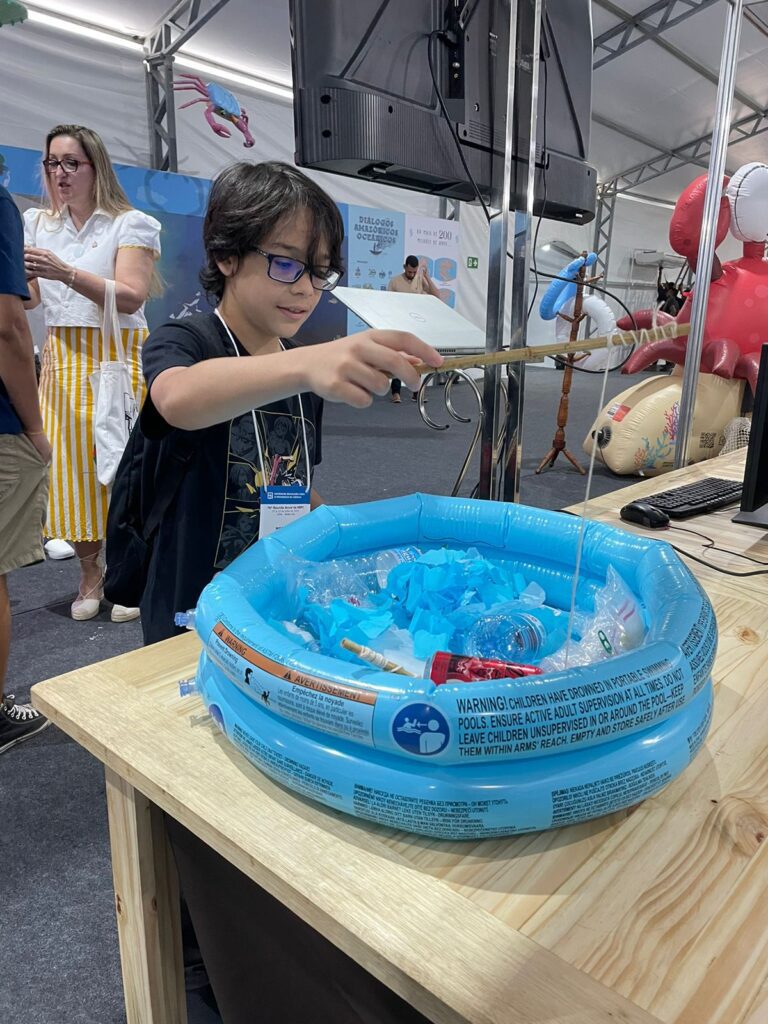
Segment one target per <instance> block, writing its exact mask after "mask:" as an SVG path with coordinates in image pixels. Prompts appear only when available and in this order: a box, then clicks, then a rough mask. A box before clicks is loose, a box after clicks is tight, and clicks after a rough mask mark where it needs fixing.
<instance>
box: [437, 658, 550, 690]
mask: <svg viewBox="0 0 768 1024" xmlns="http://www.w3.org/2000/svg"><path fill="white" fill-rule="evenodd" d="M425 669H426V674H428V675H429V678H430V679H431V680H432V682H433V683H435V684H436V685H437V686H440V685H441V684H442V683H472V682H476V681H477V680H481V679H510V678H511V679H517V678H519V677H520V676H540V675H541V669H540V668H538V666H536V665H518V664H516V663H515V662H512V661H497V660H496V659H495V658H476V657H474V656H473V655H471V654H451V653H450V651H437V652H436V653H435V654H433V655H432V657H431V658H430V659H429V661H428V662H427V664H426V666H425Z"/></svg>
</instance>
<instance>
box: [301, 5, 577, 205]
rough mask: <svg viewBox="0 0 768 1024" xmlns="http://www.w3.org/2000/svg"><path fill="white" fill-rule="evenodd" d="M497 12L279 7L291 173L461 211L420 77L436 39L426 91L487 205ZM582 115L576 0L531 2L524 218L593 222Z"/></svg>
mask: <svg viewBox="0 0 768 1024" xmlns="http://www.w3.org/2000/svg"><path fill="white" fill-rule="evenodd" d="M508 9H509V7H508V5H505V4H503V3H501V2H499V0H447V2H446V0H353V2H349V0H323V2H322V3H319V2H318V0H290V18H291V50H292V65H293V80H294V126H295V133H296V163H297V164H299V165H300V166H303V167H313V168H317V169H319V170H324V171H331V172H333V173H336V174H344V175H349V176H352V177H357V178H364V179H367V180H370V181H377V182H381V183H383V184H388V185H394V186H399V187H401V188H409V189H414V190H416V191H421V192H429V193H432V194H433V195H437V196H444V197H446V198H450V199H460V200H465V201H469V202H472V201H475V191H474V187H473V185H472V183H471V181H470V180H469V177H468V176H467V173H466V171H465V169H464V167H463V166H462V162H461V159H460V158H459V154H458V151H457V146H456V141H455V139H454V138H453V137H452V132H451V128H450V127H449V124H448V122H447V121H446V119H445V117H444V116H443V115H442V112H441V109H440V104H439V102H438V97H437V94H436V92H435V89H434V86H433V83H432V78H431V75H430V69H429V63H428V59H427V46H428V39H429V36H430V33H433V32H439V33H441V37H440V38H434V39H433V41H432V43H431V47H432V56H433V62H434V69H435V75H436V80H437V83H438V86H439V88H440V92H441V94H442V96H443V98H444V101H445V103H446V108H447V111H448V115H449V119H450V121H451V123H452V125H453V131H454V132H455V133H456V136H457V137H458V140H459V143H460V145H461V148H462V152H463V154H464V158H465V160H466V162H467V165H468V167H469V170H470V172H471V176H472V178H474V180H475V182H476V184H477V186H478V188H479V190H480V192H481V194H483V195H484V196H488V195H489V194H490V184H491V167H492V155H493V151H494V150H495V152H496V153H500V154H502V155H503V153H504V140H505V130H504V129H505V125H504V113H505V111H504V102H503V90H504V87H505V85H506V67H499V66H497V65H498V63H499V62H497V60H496V54H497V52H502V53H503V52H505V51H506V43H505V42H504V40H505V37H506V35H507V29H508V26H507V20H506V19H507V18H508V15H506V14H505V13H504V11H505V10H508ZM502 44H503V45H502ZM497 95H499V97H500V99H501V102H499V103H496V102H495V97H496V96H497ZM591 106H592V20H591V10H590V0H545V2H544V5H543V19H542V41H541V62H540V73H539V100H538V119H537V136H536V139H537V141H536V174H535V202H534V214H536V215H543V216H544V217H545V218H547V219H551V220H562V221H569V222H571V223H577V224H582V223H587V222H588V221H590V220H592V218H593V217H594V211H595V190H596V183H597V178H596V173H595V169H594V168H593V167H591V166H590V165H589V164H588V163H587V158H588V152H589V134H590V121H591ZM519 120H520V119H518V118H517V117H516V118H515V135H516V146H515V152H516V153H519V154H520V159H518V158H516V159H515V164H514V166H513V176H514V178H515V184H514V185H513V194H512V196H510V207H511V208H521V207H522V206H524V198H523V194H522V193H523V189H524V187H525V173H524V171H525V162H526V160H527V154H528V148H529V147H528V141H527V132H526V131H525V130H524V128H522V127H520V126H519V125H518V121H519ZM514 172H517V173H516V174H515V173H514Z"/></svg>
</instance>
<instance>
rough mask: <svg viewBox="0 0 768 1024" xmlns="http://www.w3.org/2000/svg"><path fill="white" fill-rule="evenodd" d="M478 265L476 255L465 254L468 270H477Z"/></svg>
mask: <svg viewBox="0 0 768 1024" xmlns="http://www.w3.org/2000/svg"><path fill="white" fill-rule="evenodd" d="M479 265H480V264H479V262H478V259H477V256H467V268H468V269H469V270H477V268H478V267H479Z"/></svg>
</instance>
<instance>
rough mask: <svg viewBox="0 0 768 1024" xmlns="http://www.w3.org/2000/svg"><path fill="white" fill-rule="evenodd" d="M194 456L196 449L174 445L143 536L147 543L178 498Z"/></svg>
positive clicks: (183, 445) (145, 524)
mask: <svg viewBox="0 0 768 1024" xmlns="http://www.w3.org/2000/svg"><path fill="white" fill-rule="evenodd" d="M193 454H194V449H193V448H192V447H191V446H187V445H186V444H177V445H174V448H173V451H171V452H170V454H169V455H168V459H167V462H166V464H165V467H164V469H165V472H164V473H163V477H162V482H161V483H160V485H159V486H158V487H157V489H156V490H155V497H154V501H153V502H152V510H151V512H150V513H149V515H148V516H147V521H146V522H145V523H144V528H143V529H142V531H141V536H142V537H143V539H144V540H145V541H149V540H151V538H152V536H153V534H154V533H155V531H156V530H157V528H158V526H159V525H160V521H161V520H162V518H163V516H164V515H165V513H166V512H167V511H168V509H169V507H170V504H171V502H172V501H173V499H174V498H175V497H176V492H177V491H178V489H179V487H180V485H181V481H182V479H183V477H184V474H185V473H186V471H187V466H188V465H189V462H190V460H191V458H192V456H193Z"/></svg>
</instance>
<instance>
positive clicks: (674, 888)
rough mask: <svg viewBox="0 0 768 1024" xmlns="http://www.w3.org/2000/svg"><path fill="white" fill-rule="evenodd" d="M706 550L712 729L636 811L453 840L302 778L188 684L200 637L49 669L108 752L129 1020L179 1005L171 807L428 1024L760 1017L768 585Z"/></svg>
mask: <svg viewBox="0 0 768 1024" xmlns="http://www.w3.org/2000/svg"><path fill="white" fill-rule="evenodd" d="M708 472H714V473H716V474H720V475H730V476H737V477H738V476H739V474H740V473H741V472H743V453H742V454H738V455H735V456H728V457H726V458H723V459H719V460H715V461H714V462H713V463H711V464H709V465H703V466H699V467H694V468H691V469H689V470H684V471H681V473H680V474H679V476H680V478H681V479H682V478H688V477H697V476H701V475H704V474H706V473H708ZM668 481H669V477H666V478H663V480H662V482H659V481H658V480H656V481H644V482H641V483H638V484H637V485H635V486H633V487H631V488H629V489H625V490H622V491H621V492H620V493H619V494H617V495H614V496H610V495H609V496H607V497H604V498H600V499H598V500H596V501H595V502H593V503H592V505H591V507H590V514H591V515H594V516H595V517H599V518H601V519H603V520H605V521H616V522H618V520H617V519H616V515H615V509H616V506H617V503H622V504H623V503H624V502H625V501H627V500H629V499H630V498H632V497H638V496H641V495H644V494H648V493H650V492H652V491H654V490H659V489H661V488H662V487H663V486H666V484H667V482H668ZM690 525H692V527H693V528H699V529H702V530H703V532H704V533H708V534H709V536H713V535H715V536H717V538H718V539H719V541H720V543H721V544H722V545H723V546H724V547H730V546H732V547H733V548H734V549H737V550H742V551H748V552H749V553H751V554H752V555H754V556H755V557H758V558H763V559H765V560H766V561H768V543H767V542H766V537H765V536H764V535H763V534H762V533H761V532H760V531H759V530H755V529H752V528H749V527H737V526H734V525H732V524H731V523H730V517H729V515H727V514H726V515H723V514H716V515H715V516H711V517H709V518H707V519H706V520H702V521H698V522H696V523H693V524H690ZM664 536H665V539H673V537H674V538H675V539H676V542H679V545H680V546H681V547H685V548H687V549H689V550H691V551H694V552H696V553H698V554H702V547H701V542H700V541H699V540H698V539H697V538H695V537H691V536H690V535H689V536H686V535H685V534H682V533H678V534H674V535H671V534H669V533H665V534H664ZM705 557H708V558H709V559H711V560H713V561H714V560H715V559H721V560H722V564H723V565H724V566H726V567H728V568H732V569H735V570H737V571H743V570H744V569H749V568H755V566H750V565H749V563H746V562H743V561H741V560H739V559H737V558H733V557H732V556H728V555H718V554H717V553H715V552H711V553H709V555H705ZM690 564H691V567H692V568H693V569H694V571H695V572H696V574H697V576H698V577H699V579H701V580H702V582H703V583H704V584H705V586H706V588H707V590H708V592H709V594H710V596H711V599H712V601H713V603H714V605H715V608H716V611H717V617H718V622H719V630H720V646H719V651H718V656H717V662H716V666H715V672H714V679H715V683H716V690H717V694H716V703H715V716H714V722H713V726H712V730H711V732H710V735H709V739H708V741H707V743H706V746H705V747H704V749H703V750H702V751H701V752H700V754H699V755H698V757H697V758H696V760H695V762H694V764H693V765H692V766H691V767H689V769H688V770H687V771H686V772H684V773H683V775H682V776H681V777H679V778H678V779H676V780H675V781H674V782H672V783H671V784H670V785H669V786H668V787H667V788H666V789H665V790H663V791H662V792H661V793H660V794H658V795H657V796H655V797H653V798H651V799H649V800H646V801H645V802H644V803H642V804H641V805H640V806H638V807H636V808H634V809H632V810H628V811H623V812H620V813H617V814H614V815H611V816H610V817H607V818H602V819H600V820H598V821H594V822H590V823H587V824H584V825H578V826H572V827H570V828H565V829H560V830H559V831H551V832H542V833H537V834H532V835H526V836H522V837H519V838H515V839H503V840H489V841H485V842H474V843H473V842H461V843H459V842H457V843H450V842H440V841H436V840H434V841H433V840H428V839H423V838H418V837H414V836H409V835H405V834H402V833H397V832H394V831H392V830H388V829H385V828H380V827H376V826H372V825H368V824H365V823H362V822H359V821H357V820H355V819H353V818H349V817H346V816H343V815H340V814H337V813H334V812H332V811H329V810H326V809H324V808H321V807H319V806H316V805H314V804H312V803H309V802H307V801H305V800H303V799H301V798H300V797H297V796H295V795H293V794H292V793H290V792H288V791H286V790H284V789H282V788H281V787H280V786H278V785H275V784H273V783H272V782H270V781H269V780H268V779H266V778H264V777H263V776H262V775H260V774H259V772H258V771H257V770H256V769H255V768H253V767H252V766H251V765H249V764H248V762H247V761H246V760H245V759H244V758H243V757H241V756H240V754H239V753H237V751H236V750H235V749H234V748H233V747H231V746H230V745H229V743H228V742H227V741H226V740H224V739H223V737H222V736H221V735H220V734H219V733H218V731H217V730H216V729H214V728H213V727H212V726H211V724H210V723H209V722H208V721H207V720H201V718H200V714H201V711H202V708H201V705H200V703H199V700H198V698H196V697H192V698H184V699H182V698H180V697H179V695H178V687H177V680H179V679H181V678H183V677H187V676H190V675H191V674H192V673H193V669H194V664H195V659H196V655H197V652H198V642H197V640H196V639H195V637H193V636H192V635H189V636H185V637H180V638H178V639H174V640H170V641H168V642H166V643H164V644H160V645H157V646H155V647H152V648H150V649H147V650H143V651H136V652H134V653H132V654H128V655H124V656H122V657H119V658H115V659H113V660H111V661H106V662H103V663H101V664H98V665H91V666H89V667H88V668H84V669H80V670H78V671H76V672H71V673H69V674H67V675H64V676H60V677H59V678H57V679H51V680H48V681H47V682H43V683H39V684H38V685H37V686H35V687H34V689H33V698H34V703H35V704H36V706H37V707H39V708H40V709H41V710H42V711H44V712H45V713H46V714H47V715H49V716H50V717H51V718H52V719H53V721H54V722H56V723H57V724H58V725H59V726H60V727H61V728H62V729H64V730H65V731H66V732H67V733H69V734H70V735H71V736H72V737H74V739H75V740H77V741H78V742H79V743H81V744H82V745H83V746H84V747H86V748H87V749H88V750H89V751H91V753H92V754H94V756H96V757H97V758H99V760H101V761H103V762H104V765H105V769H106V776H107V796H108V807H109V822H110V832H111V841H112V859H113V865H114V878H115V892H116V906H117V916H118V925H119V933H120V946H121V956H122V962H123V979H124V983H125V992H126V1004H127V1007H128V1020H129V1022H130V1024H134V1022H135V1024H139V1022H140V1024H175V1022H183V1021H184V1020H185V1009H184V996H183V985H182V976H181V970H180V957H179V938H178V933H179V928H178V914H177V911H176V907H177V903H176V900H175V876H174V872H173V868H172V864H171V862H170V860H169V854H168V847H167V840H166V838H165V834H164V827H163V821H162V815H161V814H160V809H162V810H165V811H167V812H168V813H170V814H171V815H173V816H174V817H176V818H177V819H178V820H179V821H181V822H182V823H183V824H184V825H185V826H186V827H187V828H189V829H191V830H192V831H193V832H195V833H196V834H197V835H199V836H201V837H202V838H203V839H204V840H205V841H206V842H207V843H209V844H210V845H211V846H212V847H213V848H214V849H216V850H217V851H218V852H219V853H220V854H222V855H223V856H224V857H226V858H227V859H228V860H230V861H231V862H232V863H234V864H235V865H237V867H239V868H240V869H241V870H242V871H244V872H245V873H246V874H247V875H249V876H250V877H251V878H253V879H254V880H255V881H256V882H258V884H259V885H261V886H263V887H264V888H265V889H266V890H268V891H269V892H270V893H272V894H273V895H275V896H276V897H277V898H278V899H279V900H281V901H282V902H283V903H284V904H285V905H286V906H288V907H290V909H291V910H293V911H294V912H295V913H297V914H298V915H299V916H300V917H301V918H303V919H304V920H305V921H307V922H309V924H311V925H312V926H313V927H315V928H317V929H319V930H320V931H321V932H322V933H323V934H324V935H326V936H327V937H328V938H329V939H330V940H331V941H332V942H334V943H335V944H336V945H338V946H339V947H340V948H341V949H343V950H345V951H346V952H347V953H348V954H349V955H351V956H352V957H353V958H354V959H355V960H357V961H358V962H359V963H361V964H362V965H363V966H365V967H366V968H367V969H368V970H369V971H370V972H371V973H372V974H374V975H375V976H376V977H377V978H379V979H380V980H382V981H383V982H385V983H386V984H387V985H389V986H390V987H391V988H392V989H394V990H395V991H396V992H398V993H399V994H400V995H401V996H403V997H404V998H405V999H407V1000H408V1001H409V1002H410V1003H412V1004H414V1005H415V1006H416V1007H417V1008H419V1009H420V1010H421V1011H422V1012H423V1013H424V1014H426V1015H427V1016H428V1017H430V1018H431V1019H432V1020H434V1021H439V1022H451V1024H454V1022H465V1021H472V1022H477V1024H490V1022H504V1024H545V1022H546V1024H618V1022H621V1024H654V1022H656V1024H659V1022H663V1024H673V1022H674V1024H765V1022H766V1021H768V891H767V890H766V884H765V883H766V879H768V874H767V871H766V869H767V867H768V843H766V842H764V841H763V840H764V838H765V837H766V836H767V835H768V685H766V672H767V670H766V665H768V611H767V610H766V609H767V608H768V583H766V577H761V576H757V577H751V578H748V579H741V580H737V579H733V578H731V577H728V576H722V575H718V574H717V573H715V572H713V571H712V570H708V569H704V568H703V567H700V566H696V565H695V563H690Z"/></svg>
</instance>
